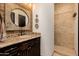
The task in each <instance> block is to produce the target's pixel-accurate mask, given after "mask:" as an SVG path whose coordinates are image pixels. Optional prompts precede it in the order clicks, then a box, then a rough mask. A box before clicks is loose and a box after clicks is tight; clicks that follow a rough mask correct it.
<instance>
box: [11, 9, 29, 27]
mask: <svg viewBox="0 0 79 59" xmlns="http://www.w3.org/2000/svg"><path fill="white" fill-rule="evenodd" d="M13 10H21V11H23V12H24V13H25V14H26V15H27V17H28V23H27V24H29V16H28V14H27V13H26V12H25V11H24V10H23V9H20V8H15V9H13ZM13 10H11V11H13ZM10 19H11V13H10ZM11 21H12V20H11ZM12 23H13V22H12ZM13 24H14V23H13ZM15 25H16V24H15ZM16 26H17V27H18V25H16ZM24 27H26V26H24Z"/></svg>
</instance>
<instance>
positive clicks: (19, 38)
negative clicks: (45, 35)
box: [0, 33, 41, 48]
mask: <svg viewBox="0 0 79 59" xmlns="http://www.w3.org/2000/svg"><path fill="white" fill-rule="evenodd" d="M40 36H41V34H40V33H32V34H29V35H23V36H17V37H13V38H6V39H5V40H4V41H0V48H3V47H6V46H10V45H13V44H17V43H20V42H23V41H27V40H31V39H33V38H37V37H40Z"/></svg>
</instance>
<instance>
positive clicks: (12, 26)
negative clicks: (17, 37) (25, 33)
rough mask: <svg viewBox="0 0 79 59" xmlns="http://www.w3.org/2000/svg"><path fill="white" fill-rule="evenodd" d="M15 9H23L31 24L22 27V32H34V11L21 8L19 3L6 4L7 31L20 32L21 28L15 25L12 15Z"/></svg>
mask: <svg viewBox="0 0 79 59" xmlns="http://www.w3.org/2000/svg"><path fill="white" fill-rule="evenodd" d="M14 9H21V10H24V11H25V12H26V13H27V15H28V17H29V20H28V21H29V22H28V24H27V26H25V27H22V28H21V30H29V31H32V10H31V9H29V8H27V9H26V8H24V7H23V6H21V5H20V4H19V3H18V4H16V3H6V4H5V24H6V31H11V30H20V27H18V26H16V25H15V24H13V22H12V20H11V17H10V14H11V11H12V10H14Z"/></svg>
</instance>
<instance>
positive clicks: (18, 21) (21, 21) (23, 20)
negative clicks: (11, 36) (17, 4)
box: [10, 9, 29, 27]
mask: <svg viewBox="0 0 79 59" xmlns="http://www.w3.org/2000/svg"><path fill="white" fill-rule="evenodd" d="M10 17H11V21H12V22H13V24H15V25H16V26H18V27H25V26H27V24H28V22H29V17H28V15H27V13H26V12H25V11H24V10H22V9H14V10H12V11H11V14H10Z"/></svg>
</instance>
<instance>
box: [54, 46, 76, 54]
mask: <svg viewBox="0 0 79 59" xmlns="http://www.w3.org/2000/svg"><path fill="white" fill-rule="evenodd" d="M53 56H76V53H75V50H74V49H70V48H67V47H64V46H55V49H54V54H53Z"/></svg>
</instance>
